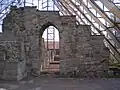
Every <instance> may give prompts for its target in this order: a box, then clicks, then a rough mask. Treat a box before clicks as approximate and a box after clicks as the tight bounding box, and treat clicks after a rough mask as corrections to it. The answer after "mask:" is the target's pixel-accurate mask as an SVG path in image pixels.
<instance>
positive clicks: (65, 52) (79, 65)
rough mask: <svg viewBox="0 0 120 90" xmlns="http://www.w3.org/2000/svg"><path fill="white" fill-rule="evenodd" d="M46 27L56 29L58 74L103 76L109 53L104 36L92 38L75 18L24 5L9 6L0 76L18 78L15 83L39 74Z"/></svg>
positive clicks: (88, 31)
mask: <svg viewBox="0 0 120 90" xmlns="http://www.w3.org/2000/svg"><path fill="white" fill-rule="evenodd" d="M49 26H54V27H56V28H57V29H58V30H59V35H60V36H59V37H60V74H63V75H67V76H68V75H70V76H80V77H104V76H105V74H106V73H107V70H108V59H109V51H108V49H106V47H105V45H104V43H103V40H104V36H92V35H91V28H90V26H89V25H76V17H75V16H60V15H59V12H57V11H39V10H37V9H36V7H27V6H26V7H24V8H23V7H20V8H17V7H11V11H10V13H9V14H8V15H7V16H6V18H5V19H4V21H3V34H1V36H0V44H1V45H0V55H1V56H0V65H1V66H0V77H2V78H3V79H8V80H10V79H11V77H13V78H12V79H13V80H14V79H15V78H16V77H19V78H17V79H16V80H20V79H22V78H23V77H24V76H25V75H26V72H32V73H33V74H34V75H36V76H39V75H40V70H41V66H42V65H41V64H43V62H44V58H43V56H42V55H45V54H44V52H43V49H42V48H43V45H42V43H41V42H42V34H43V32H44V30H45V29H46V28H47V27H49ZM3 43H4V44H3ZM7 46H9V48H8V47H7ZM9 49H10V50H9ZM4 50H5V51H4ZM1 52H4V53H1ZM2 54H3V55H2ZM11 60H12V61H11ZM28 66H29V69H27V67H28ZM10 67H11V68H10ZM16 73H17V74H16ZM9 75H10V76H11V77H10V76H9Z"/></svg>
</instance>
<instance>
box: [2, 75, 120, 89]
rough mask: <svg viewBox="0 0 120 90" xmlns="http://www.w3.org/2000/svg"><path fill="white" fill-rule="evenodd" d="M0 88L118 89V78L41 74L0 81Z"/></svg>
mask: <svg viewBox="0 0 120 90" xmlns="http://www.w3.org/2000/svg"><path fill="white" fill-rule="evenodd" d="M2 88H4V89H2ZM0 90H120V79H118V78H117V79H91V80H88V79H79V78H55V77H50V76H43V77H40V78H29V79H24V80H22V81H19V82H14V81H0Z"/></svg>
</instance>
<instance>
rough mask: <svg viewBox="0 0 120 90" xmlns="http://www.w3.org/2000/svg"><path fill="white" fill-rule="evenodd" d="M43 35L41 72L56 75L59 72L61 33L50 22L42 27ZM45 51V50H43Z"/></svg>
mask: <svg viewBox="0 0 120 90" xmlns="http://www.w3.org/2000/svg"><path fill="white" fill-rule="evenodd" d="M45 27H46V28H45ZM42 31H43V33H42V34H41V35H42V42H41V47H42V48H41V50H42V56H44V57H43V58H42V59H44V60H43V63H42V64H41V72H46V73H55V72H59V63H60V55H59V54H60V48H59V31H58V29H57V28H56V27H55V26H54V25H53V24H51V23H50V22H48V23H47V24H45V25H43V27H42ZM43 49H44V50H43Z"/></svg>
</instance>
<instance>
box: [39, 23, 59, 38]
mask: <svg viewBox="0 0 120 90" xmlns="http://www.w3.org/2000/svg"><path fill="white" fill-rule="evenodd" d="M49 26H53V27H55V28H56V29H57V30H58V31H59V32H60V28H59V27H58V26H57V25H55V24H53V23H52V22H47V23H45V24H43V25H42V26H41V28H40V35H41V36H42V35H43V32H44V31H45V29H46V28H48V27H49Z"/></svg>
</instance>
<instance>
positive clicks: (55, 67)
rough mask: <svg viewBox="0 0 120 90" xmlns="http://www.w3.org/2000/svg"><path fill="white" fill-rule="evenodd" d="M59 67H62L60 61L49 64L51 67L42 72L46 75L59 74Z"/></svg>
mask: <svg viewBox="0 0 120 90" xmlns="http://www.w3.org/2000/svg"><path fill="white" fill-rule="evenodd" d="M59 66H60V62H59V61H53V62H50V63H49V66H47V67H45V68H44V69H43V70H42V73H46V74H55V73H58V72H59V70H60V69H59Z"/></svg>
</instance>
